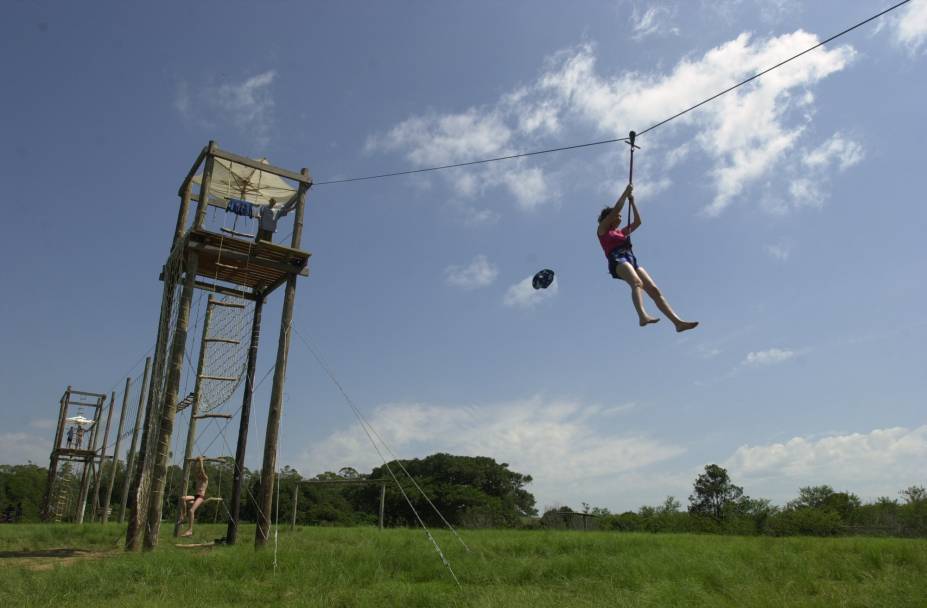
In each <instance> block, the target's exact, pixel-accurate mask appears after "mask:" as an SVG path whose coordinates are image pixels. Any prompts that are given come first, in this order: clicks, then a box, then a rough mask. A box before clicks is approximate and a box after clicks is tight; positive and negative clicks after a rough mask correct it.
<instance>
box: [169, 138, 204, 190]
mask: <svg viewBox="0 0 927 608" xmlns="http://www.w3.org/2000/svg"><path fill="white" fill-rule="evenodd" d="M208 149H209V146H203V149H202V150H200V154H199V156H197V157H196V162H195V163H193V166H192V167H190V170H189V171H187V176H186V177H184V178H183V183H181V184H180V188H178V189H177V196H183V191H184V188H186V187H187V186H188V185H189V184H190V180H191V179H193V176H194V175H196V172H197V170H198V169H199V168H200V164H201V163H202V162H203V159H204V158H206V151H207V150H208Z"/></svg>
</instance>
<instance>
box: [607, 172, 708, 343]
mask: <svg viewBox="0 0 927 608" xmlns="http://www.w3.org/2000/svg"><path fill="white" fill-rule="evenodd" d="M633 192H634V186H633V185H631V184H628V186H627V188H625V189H624V192H622V193H621V196H619V197H618V200H617V201H615V205H614V206H613V207H605V208H604V209H602V211H601V212H600V213H599V226H598V230H597V231H596V234H597V236H598V237H599V244H600V245H601V246H602V250H603V251H604V252H605V257H606V258H608V272H609V274H610V275H612V277H614V278H616V279H622V280H623V281H625V282H626V283H627V284H628V285H630V287H631V301H632V302H633V303H634V309H635V310H636V311H637V316H638V317H639V320H640V325H641V327H644V326H645V325H650V324H651V323H656V322H657V321H659V320H660V319H659V317H651V316H650V315H649V314H647V311H646V310H645V309H644V301H643V297H642V296H641V289H643V290H644V291H645V292H647V295H648V296H650V298H651V299H652V300H653V301H654V303H655V304H656V305H657V308H659V309H660V310H661V311H662V312H663V314H665V315H666V316H667V317H668V318H669V319H670V320H671V321H672V322H673V325H675V326H676V331H679V332H682V331H687V330H690V329H694V328H695V327H697V326H698V322H697V321H683V320H682V319H680V318H679V316H678V315H677V314H676V313H675V312H674V311H673V309H672V308H670V305H669V302H667V301H666V298H665V297H664V296H663V294H662V292H661V291H660V289H659V288H658V287H657V285H656V283H654V281H653V279H652V278H651V277H650V275H649V274H648V273H647V271H646V270H644V268H643V266H640V265H639V264H638V262H637V258H636V257H635V256H634V252H633V250H632V249H631V233H632V232H634V231H635V230H637V229H638V228H640V226H641V216H640V213H639V212H638V210H637V205H635V204H634V194H633ZM626 201H627V202H628V203H629V205H630V211H629V213H628V220H629V222H628V225H627V227H625V228H624V229H622V228H621V211H622V209H623V208H624V204H625V202H626ZM632 218H633V219H632Z"/></svg>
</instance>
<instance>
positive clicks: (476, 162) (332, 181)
mask: <svg viewBox="0 0 927 608" xmlns="http://www.w3.org/2000/svg"><path fill="white" fill-rule="evenodd" d="M910 1H911V0H902V1H901V2H899V3H897V4H895V5H893V6H890V7H889V8H887V9H885V10H883V11H881V12H879V13H876V14H875V15H873V16H871V17H869V18H867V19H864V20H863V21H860V22H859V23H857V24H855V25H852V26H850V27H848V28H847V29H845V30H843V31H842V32H839V33H837V34H834V35H833V36H831V37H829V38H827V39H826V40H824V41H822V42H819V43H818V44H815V45H814V46H811V47H808V48H807V49H805V50H804V51H802V52H800V53H797V54H795V55H792V56H791V57H789V58H788V59H784V60H783V61H780V62H779V63H777V64H776V65H774V66H772V67H769V68H766V69H765V70H763V71H761V72H757V73H756V74H754V75H753V76H750V77H749V78H747V79H746V80H742V81H740V82H738V83H737V84H735V85H733V86H731V87H728V88H726V89H724V90H723V91H721V92H719V93H716V94H714V95H712V96H711V97H708V98H706V99H703V100H702V101H700V102H698V103H696V104H695V105H692V106H689V107H688V108H686V109H685V110H682V111H681V112H677V113H676V114H673V115H672V116H670V117H669V118H665V119H663V120H661V121H660V122H658V123H655V124H653V125H650V126H649V127H647V128H646V129H644V130H643V131H639V132H638V133H637V135H638V137H639V136H641V135H644V134H645V133H649V132H650V131H653V130H654V129H656V128H659V127H662V126H663V125H665V124H666V123H668V122H670V121H673V120H676V119H677V118H679V117H680V116H683V115H684V114H688V113H689V112H691V111H692V110H695V109H696V108H699V107H701V106H703V105H705V104H706V103H709V102H711V101H714V100H715V99H717V98H719V97H721V96H722V95H726V94H728V93H730V92H731V91H733V90H734V89H737V88H739V87H742V86H743V85H745V84H747V83H749V82H752V81H754V80H756V79H757V78H759V77H761V76H763V75H764V74H768V73H769V72H771V71H773V70H775V69H777V68H780V67H782V66H784V65H785V64H787V63H789V62H790V61H793V60H795V59H798V58H799V57H801V56H802V55H805V54H807V53H810V52H811V51H813V50H815V49H817V48H820V47H822V46H824V45H825V44H827V43H828V42H832V41H834V40H836V39H837V38H840V37H841V36H844V35H846V34H849V33H850V32H852V31H853V30H855V29H857V28H860V27H862V26H864V25H866V24H867V23H869V22H871V21H874V20H876V19H878V18H879V17H882V16H883V15H885V14H887V13H890V12H892V11H893V10H895V9H897V8H899V7H901V6H903V5H905V4H907V3H908V2H910ZM627 141H628V140H627V138H615V139H603V140H601V141H593V142H588V143H583V144H575V145H572V146H562V147H559V148H548V149H546V150H535V151H533V152H521V153H519V154H509V155H508V156H497V157H494V158H485V159H481V160H471V161H468V162H462V163H454V164H450V165H439V166H436V167H425V168H422V169H410V170H407V171H394V172H392V173H380V174H378V175H367V176H364V177H347V178H343V179H330V180H326V181H321V182H314V183H313V184H312V185H313V186H327V185H330V184H344V183H348V182H360V181H365V180H371V179H381V178H385V177H396V176H399V175H411V174H414V173H426V172H429V171H441V170H444V169H453V168H456V167H469V166H472V165H480V164H484V163H494V162H497V161H502V160H512V159H515V158H524V157H527V156H537V155H540V154H550V153H552V152H563V151H566V150H576V149H578V148H589V147H592V146H601V145H604V144H614V143H618V142H625V143H627Z"/></svg>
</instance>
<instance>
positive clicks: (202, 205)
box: [193, 140, 216, 228]
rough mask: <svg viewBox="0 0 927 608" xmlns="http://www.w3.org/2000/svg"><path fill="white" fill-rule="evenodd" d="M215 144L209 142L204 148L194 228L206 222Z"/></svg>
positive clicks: (200, 226)
mask: <svg viewBox="0 0 927 608" xmlns="http://www.w3.org/2000/svg"><path fill="white" fill-rule="evenodd" d="M215 147H216V142H214V141H212V140H210V141H209V145H208V146H207V147H206V164H205V165H203V181H202V182H200V199H199V202H198V203H197V204H196V220H195V221H194V223H193V227H194V228H202V227H203V223H204V222H205V221H206V208H207V207H208V206H209V182H211V181H212V167H213V164H214V163H215V160H216V159H215V156H213V150H214V149H215Z"/></svg>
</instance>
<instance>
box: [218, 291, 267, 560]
mask: <svg viewBox="0 0 927 608" xmlns="http://www.w3.org/2000/svg"><path fill="white" fill-rule="evenodd" d="M263 309H264V296H263V295H262V294H257V296H256V299H255V300H254V318H252V319H251V342H250V343H249V345H248V369H247V371H246V372H245V374H246V375H245V392H244V395H243V396H242V400H241V420H240V421H239V424H238V445H237V447H236V448H235V466H234V468H233V473H232V498H231V500H230V504H229V523H228V527H227V529H226V533H225V542H226V543H228V544H230V545H234V544H235V542H236V541H237V539H238V516H239V514H240V513H241V484H242V482H243V479H244V470H245V449H246V448H247V446H248V423H249V421H250V420H251V401H252V399H253V397H254V374H255V368H256V367H257V353H258V343H259V342H260V339H261V312H262V311H263Z"/></svg>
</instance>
